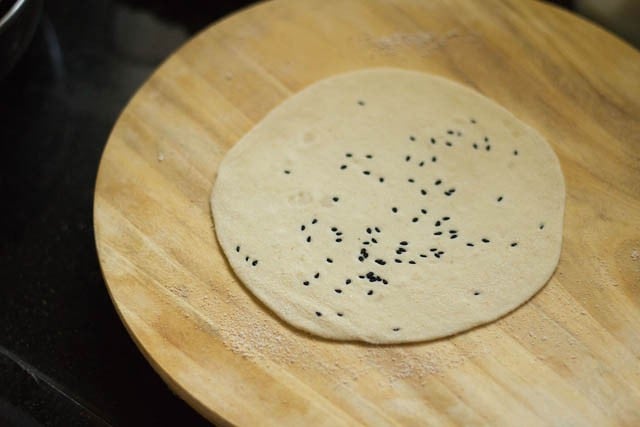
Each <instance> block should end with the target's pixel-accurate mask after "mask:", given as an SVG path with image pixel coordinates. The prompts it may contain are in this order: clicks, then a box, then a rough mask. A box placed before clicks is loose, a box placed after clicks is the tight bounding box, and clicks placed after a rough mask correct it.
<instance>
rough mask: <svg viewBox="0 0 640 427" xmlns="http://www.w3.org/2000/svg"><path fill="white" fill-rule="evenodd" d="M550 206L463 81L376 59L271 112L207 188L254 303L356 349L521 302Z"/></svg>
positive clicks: (536, 144)
mask: <svg viewBox="0 0 640 427" xmlns="http://www.w3.org/2000/svg"><path fill="white" fill-rule="evenodd" d="M564 203H565V186H564V179H563V176H562V171H561V169H560V164H559V161H558V159H557V157H556V155H555V153H554V152H553V150H552V149H551V147H550V146H549V144H548V143H547V142H546V141H545V140H544V138H543V137H542V136H541V135H540V134H539V133H537V132H536V131H535V130H533V129H532V128H530V127H528V126H527V125H525V124H523V123H522V122H521V121H519V120H518V119H517V118H516V117H514V116H513V115H512V114H511V113H509V112H508V111H507V110H505V109H504V108H502V107H501V106H499V105H498V104H497V103H495V102H494V101H492V100H490V99H489V98H487V97H485V96H482V95H480V94H479V93H477V92H475V91H473V90H471V89H468V88H466V87H464V86H462V85H459V84H457V83H454V82H451V81H449V80H446V79H443V78H439V77H435V76H431V75H428V74H424V73H420V72H414V71H406V70H399V69H390V68H380V69H368V70H362V71H357V72H352V73H348V74H343V75H338V76H335V77H331V78H328V79H325V80H322V81H320V82H317V83H315V84H313V85H311V86H309V87H308V88H306V89H304V90H303V91H301V92H300V93H298V94H296V95H294V96H293V97H291V98H290V99H288V100H286V101H285V102H283V103H282V104H281V105H279V106H277V107H276V108H275V109H274V110H272V111H271V112H270V113H269V114H268V115H267V116H266V117H265V118H264V119H263V120H262V121H261V122H260V123H258V124H257V125H256V126H255V127H254V128H253V129H252V130H251V131H250V132H249V133H248V134H246V135H245V136H244V137H243V138H242V139H241V140H240V141H239V142H238V143H237V144H236V145H235V146H234V147H233V148H232V149H231V150H230V151H229V152H228V153H227V155H226V157H225V158H224V160H223V161H222V163H221V164H220V167H219V171H218V176H217V178H216V182H215V184H214V188H213V192H212V197H211V207H212V213H213V217H214V224H215V230H216V234H217V238H218V240H219V242H220V244H221V246H222V248H223V250H224V253H225V254H226V256H227V258H228V260H229V263H230V265H231V266H232V268H233V270H234V271H235V273H236V274H237V276H238V277H239V278H240V279H241V280H242V282H243V283H244V284H245V285H246V287H247V288H248V289H249V290H250V291H251V292H252V293H253V294H254V295H255V296H256V297H258V298H259V299H260V300H261V301H262V302H263V303H264V304H266V305H267V306H268V307H269V308H270V309H271V310H273V312H274V313H275V314H277V315H278V316H280V317H281V318H282V319H284V320H285V321H286V322H288V323H289V324H291V325H293V326H295V327H297V328H300V329H303V330H305V331H308V332H310V333H312V334H317V335H320V336H322V337H327V338H332V339H339V340H359V341H366V342H371V343H400V342H413V341H421V340H427V339H433V338H438V337H443V336H447V335H451V334H455V333H457V332H460V331H464V330H466V329H469V328H472V327H474V326H476V325H480V324H483V323H487V322H490V321H492V320H495V319H496V318H498V317H500V316H502V315H504V314H506V313H508V312H509V311H511V310H513V309H515V308H516V307H518V306H519V305H520V304H522V303H524V302H525V301H527V300H528V299H529V298H530V297H531V296H532V295H533V294H534V293H536V292H537V291H538V290H539V289H540V288H541V287H542V286H544V284H545V283H546V282H547V281H548V280H549V278H550V276H551V274H552V273H553V271H554V269H555V267H556V265H557V263H558V259H559V256H560V249H561V243H562V222H563V212H564ZM454 236H455V237H454Z"/></svg>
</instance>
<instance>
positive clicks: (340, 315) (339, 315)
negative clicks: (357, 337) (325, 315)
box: [336, 312, 344, 317]
mask: <svg viewBox="0 0 640 427" xmlns="http://www.w3.org/2000/svg"><path fill="white" fill-rule="evenodd" d="M336 314H337V315H338V317H342V316H344V314H342V313H340V312H338V313H336Z"/></svg>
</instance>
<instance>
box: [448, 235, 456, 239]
mask: <svg viewBox="0 0 640 427" xmlns="http://www.w3.org/2000/svg"><path fill="white" fill-rule="evenodd" d="M450 238H451V239H457V238H458V235H457V234H452V235H451V237H450Z"/></svg>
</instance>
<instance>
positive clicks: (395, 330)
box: [392, 328, 400, 332]
mask: <svg viewBox="0 0 640 427" xmlns="http://www.w3.org/2000/svg"><path fill="white" fill-rule="evenodd" d="M399 330H400V328H393V329H392V331H393V332H398V331H399Z"/></svg>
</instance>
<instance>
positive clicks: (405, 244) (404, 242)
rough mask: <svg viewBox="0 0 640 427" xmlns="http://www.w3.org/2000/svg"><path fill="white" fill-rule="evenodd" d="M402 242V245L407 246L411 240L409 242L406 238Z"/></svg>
mask: <svg viewBox="0 0 640 427" xmlns="http://www.w3.org/2000/svg"><path fill="white" fill-rule="evenodd" d="M400 244H401V245H402V246H407V245H408V244H409V242H407V241H406V240H403V241H402V242H400Z"/></svg>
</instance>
